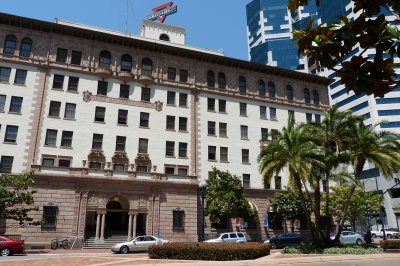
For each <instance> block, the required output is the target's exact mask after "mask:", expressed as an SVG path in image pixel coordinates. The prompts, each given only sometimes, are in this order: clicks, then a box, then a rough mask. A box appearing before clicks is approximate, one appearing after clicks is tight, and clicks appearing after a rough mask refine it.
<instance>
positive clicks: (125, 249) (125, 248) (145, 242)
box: [111, 236, 169, 254]
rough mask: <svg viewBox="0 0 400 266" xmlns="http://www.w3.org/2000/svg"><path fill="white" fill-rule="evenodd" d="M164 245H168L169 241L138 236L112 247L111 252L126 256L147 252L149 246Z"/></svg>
mask: <svg viewBox="0 0 400 266" xmlns="http://www.w3.org/2000/svg"><path fill="white" fill-rule="evenodd" d="M165 243H169V241H168V240H164V239H160V238H157V237H155V236H138V237H136V238H135V239H133V240H131V241H128V242H123V243H119V244H115V245H113V246H112V247H111V251H112V252H118V253H122V254H127V253H129V252H130V251H147V250H148V249H149V247H150V246H153V245H162V244H165Z"/></svg>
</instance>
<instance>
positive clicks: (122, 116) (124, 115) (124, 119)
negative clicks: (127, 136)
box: [118, 109, 128, 125]
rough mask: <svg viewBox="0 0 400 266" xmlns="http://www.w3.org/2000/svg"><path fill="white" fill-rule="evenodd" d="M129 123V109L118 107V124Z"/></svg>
mask: <svg viewBox="0 0 400 266" xmlns="http://www.w3.org/2000/svg"><path fill="white" fill-rule="evenodd" d="M126 124H128V110H122V109H118V125H126Z"/></svg>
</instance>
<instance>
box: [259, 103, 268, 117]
mask: <svg viewBox="0 0 400 266" xmlns="http://www.w3.org/2000/svg"><path fill="white" fill-rule="evenodd" d="M260 118H261V119H267V107H266V106H260Z"/></svg>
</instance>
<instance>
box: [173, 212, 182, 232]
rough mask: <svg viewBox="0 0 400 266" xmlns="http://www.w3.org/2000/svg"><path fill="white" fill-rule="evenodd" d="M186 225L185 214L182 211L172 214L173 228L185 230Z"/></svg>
mask: <svg viewBox="0 0 400 266" xmlns="http://www.w3.org/2000/svg"><path fill="white" fill-rule="evenodd" d="M184 224H185V212H184V211H183V210H181V209H178V210H174V211H173V212H172V228H173V229H183V228H184Z"/></svg>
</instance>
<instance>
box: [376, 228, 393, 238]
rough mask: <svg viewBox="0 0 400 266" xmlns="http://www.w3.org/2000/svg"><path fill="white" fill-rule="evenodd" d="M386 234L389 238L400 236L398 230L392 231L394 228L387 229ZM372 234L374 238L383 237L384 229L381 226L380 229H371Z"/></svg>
mask: <svg viewBox="0 0 400 266" xmlns="http://www.w3.org/2000/svg"><path fill="white" fill-rule="evenodd" d="M385 234H386V237H387V238H394V237H396V238H397V237H399V236H400V233H399V232H398V231H392V230H386V229H385ZM371 236H372V237H373V238H375V237H383V229H382V228H381V229H380V230H379V231H371Z"/></svg>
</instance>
